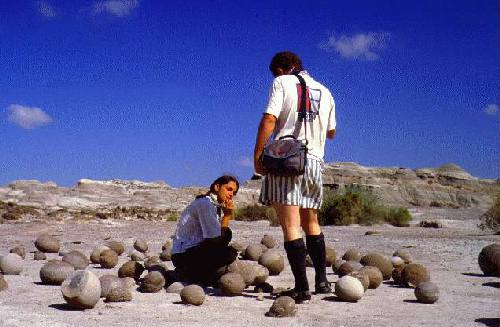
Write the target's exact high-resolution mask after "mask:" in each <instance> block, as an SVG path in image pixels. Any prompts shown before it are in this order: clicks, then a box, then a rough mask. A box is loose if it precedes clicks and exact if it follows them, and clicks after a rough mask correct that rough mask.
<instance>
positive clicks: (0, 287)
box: [0, 274, 9, 292]
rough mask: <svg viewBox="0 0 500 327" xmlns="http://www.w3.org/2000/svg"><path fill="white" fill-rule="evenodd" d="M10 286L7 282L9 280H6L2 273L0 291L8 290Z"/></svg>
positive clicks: (0, 275)
mask: <svg viewBox="0 0 500 327" xmlns="http://www.w3.org/2000/svg"><path fill="white" fill-rule="evenodd" d="M8 287H9V285H8V284H7V281H6V280H5V278H4V277H3V275H2V274H0V292H1V291H3V290H6V289H7V288H8Z"/></svg>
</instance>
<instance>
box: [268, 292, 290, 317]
mask: <svg viewBox="0 0 500 327" xmlns="http://www.w3.org/2000/svg"><path fill="white" fill-rule="evenodd" d="M296 312H297V305H296V304H295V300H294V299H292V298H291V297H289V296H280V297H278V298H277V299H276V300H274V302H273V304H272V305H271V308H269V311H268V312H267V313H266V316H268V317H291V316H294V315H295V313H296Z"/></svg>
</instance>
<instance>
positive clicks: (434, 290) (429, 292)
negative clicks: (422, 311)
mask: <svg viewBox="0 0 500 327" xmlns="http://www.w3.org/2000/svg"><path fill="white" fill-rule="evenodd" d="M415 296H416V298H417V300H418V302H421V303H428V304H432V303H434V302H436V301H437V300H438V299H439V288H438V287H437V285H436V284H434V283H432V282H423V283H420V284H418V286H417V287H416V288H415Z"/></svg>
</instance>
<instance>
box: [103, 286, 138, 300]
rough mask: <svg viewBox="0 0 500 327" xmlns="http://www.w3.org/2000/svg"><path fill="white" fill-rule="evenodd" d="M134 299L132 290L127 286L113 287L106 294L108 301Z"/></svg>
mask: <svg viewBox="0 0 500 327" xmlns="http://www.w3.org/2000/svg"><path fill="white" fill-rule="evenodd" d="M128 301H132V292H131V291H130V290H129V289H128V288H125V287H115V288H112V289H111V290H110V291H109V292H108V294H107V295H106V302H128Z"/></svg>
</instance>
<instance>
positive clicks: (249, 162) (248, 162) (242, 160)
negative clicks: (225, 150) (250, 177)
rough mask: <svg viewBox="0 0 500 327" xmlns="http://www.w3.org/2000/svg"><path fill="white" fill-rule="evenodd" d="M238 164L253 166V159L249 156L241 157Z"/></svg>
mask: <svg viewBox="0 0 500 327" xmlns="http://www.w3.org/2000/svg"><path fill="white" fill-rule="evenodd" d="M238 166H242V167H250V168H253V160H252V159H250V158H249V157H241V158H240V160H238Z"/></svg>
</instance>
